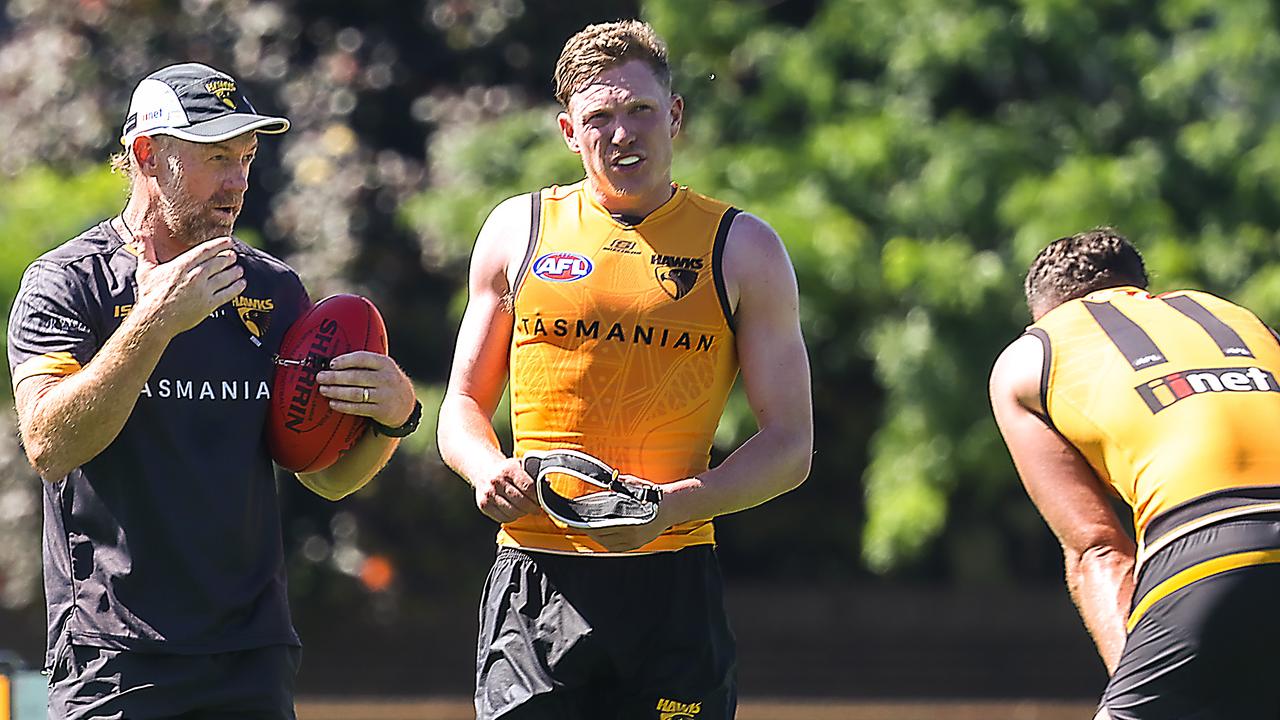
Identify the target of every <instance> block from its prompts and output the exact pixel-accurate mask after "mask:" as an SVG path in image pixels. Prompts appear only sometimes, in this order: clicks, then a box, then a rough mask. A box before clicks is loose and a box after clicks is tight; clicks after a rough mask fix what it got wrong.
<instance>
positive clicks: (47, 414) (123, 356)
mask: <svg viewBox="0 0 1280 720" xmlns="http://www.w3.org/2000/svg"><path fill="white" fill-rule="evenodd" d="M170 339H171V335H169V334H168V333H167V332H166V331H165V330H164V329H163V328H162V327H161V323H160V322H159V321H158V320H157V318H155V317H154V316H153V315H150V314H147V313H143V312H139V313H135V314H131V315H130V316H129V317H127V318H125V320H124V322H123V323H121V324H120V327H119V328H118V329H117V330H116V332H114V333H113V334H112V335H111V337H110V338H108V339H107V342H106V343H105V344H103V346H102V348H101V349H100V350H99V351H98V353H97V354H96V355H95V356H94V357H93V359H92V360H90V361H89V363H88V364H87V365H85V366H84V367H83V368H82V369H81V370H79V371H78V372H76V373H74V374H72V375H69V376H67V377H66V378H64V379H61V380H59V381H57V382H54V383H50V382H48V378H47V377H43V376H37V377H34V378H29V379H27V380H25V381H23V383H22V385H20V386H19V388H18V390H19V393H18V394H19V397H20V400H19V403H18V405H19V408H20V418H19V420H20V424H21V431H22V440H23V445H24V446H25V448H26V451H27V457H28V458H29V459H30V460H31V464H32V465H33V466H34V467H35V468H36V470H37V471H38V472H39V473H40V475H41V477H43V478H44V479H45V480H48V481H57V480H60V479H62V478H63V477H65V476H66V475H67V473H69V472H71V470H72V469H74V468H76V467H79V466H80V465H83V464H84V463H86V462H88V461H89V460H91V459H93V458H94V457H95V456H97V455H98V453H100V452H102V451H103V450H104V449H105V448H106V447H107V446H108V445H110V444H111V442H112V441H113V440H115V438H116V436H117V435H119V434H120V430H121V429H122V428H123V427H124V424H125V422H126V421H127V420H128V419H129V415H130V414H131V413H132V412H133V408H134V405H136V404H137V402H138V395H139V394H140V393H141V392H142V388H143V386H144V385H145V384H146V382H147V378H148V377H150V375H151V373H152V371H154V370H155V367H156V364H157V363H158V362H159V361H160V356H161V354H163V353H164V349H165V348H166V347H167V346H168V344H169V340H170ZM24 386H28V387H24Z"/></svg>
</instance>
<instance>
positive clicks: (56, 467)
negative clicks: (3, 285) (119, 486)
mask: <svg viewBox="0 0 1280 720" xmlns="http://www.w3.org/2000/svg"><path fill="white" fill-rule="evenodd" d="M150 253H151V251H150V250H149V249H148V251H147V252H146V253H144V254H143V255H142V256H141V257H139V259H138V273H137V281H138V297H137V302H136V304H135V305H134V308H133V310H132V311H131V312H130V313H129V315H128V316H127V317H126V318H125V319H124V321H123V322H122V323H121V324H120V327H119V328H118V329H117V330H116V332H115V333H113V334H112V335H111V337H110V338H108V339H107V341H106V343H105V344H104V345H103V346H102V349H101V350H99V351H98V353H97V354H96V355H95V356H94V357H93V359H92V360H90V361H89V362H88V363H87V364H86V365H85V366H84V367H83V368H82V369H80V370H79V371H78V372H76V373H73V374H71V375H68V376H54V375H37V376H34V377H30V378H27V379H26V380H24V381H22V382H20V383H19V384H18V386H17V388H15V390H14V395H15V400H16V405H17V409H18V426H19V429H20V432H21V434H22V442H23V447H25V448H26V452H27V457H28V459H29V460H30V461H31V464H32V465H33V466H34V467H35V469H36V471H37V472H39V473H40V476H41V477H43V478H44V479H45V480H48V481H51V482H53V481H57V480H60V479H62V478H63V477H65V476H66V475H67V473H69V472H71V470H72V469H73V468H76V467H79V466H80V465H83V464H84V463H86V462H88V461H89V460H91V459H93V458H94V457H95V456H96V455H97V454H98V453H100V452H102V451H103V449H105V448H106V447H107V445H109V444H111V441H112V440H114V439H115V438H116V436H117V435H119V434H120V429H121V428H123V427H124V424H125V421H127V420H128V419H129V415H130V414H131V413H132V412H133V408H134V405H135V404H136V403H137V400H138V394H139V393H140V392H142V387H143V385H144V384H145V383H146V381H147V378H148V377H149V376H150V375H151V372H152V371H153V370H154V369H155V367H156V364H157V363H158V362H159V361H160V356H161V354H162V353H163V352H164V349H165V348H166V347H167V346H168V345H169V341H170V340H172V339H173V337H174V336H175V335H177V334H179V333H181V332H184V331H186V330H189V329H191V328H193V327H195V326H196V325H198V324H199V323H200V322H201V321H202V320H203V319H204V318H206V317H208V315H209V313H211V312H213V311H214V310H215V309H217V308H218V307H220V306H222V305H223V304H225V303H227V302H229V301H230V300H231V299H232V298H233V297H235V296H237V295H239V294H240V293H241V292H242V291H243V290H244V288H245V281H244V280H243V274H244V271H243V270H242V269H241V268H240V267H239V266H238V265H237V264H236V254H235V251H234V250H232V241H231V239H230V238H218V239H215V240H210V241H208V242H204V243H201V244H200V245H197V246H195V247H193V248H191V249H190V250H188V251H187V252H185V253H183V254H181V255H179V256H178V257H176V258H174V259H173V260H170V261H169V262H165V263H160V264H157V263H156V262H155V258H154V256H153V255H151V254H150Z"/></svg>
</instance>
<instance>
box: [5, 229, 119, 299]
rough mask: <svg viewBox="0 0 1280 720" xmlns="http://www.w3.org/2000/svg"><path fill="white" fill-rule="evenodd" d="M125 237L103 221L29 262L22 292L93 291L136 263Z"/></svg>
mask: <svg viewBox="0 0 1280 720" xmlns="http://www.w3.org/2000/svg"><path fill="white" fill-rule="evenodd" d="M132 258H133V256H132V255H131V254H130V253H129V252H128V248H127V246H126V245H125V243H124V240H122V239H121V238H120V236H119V235H116V234H115V233H114V232H113V231H111V230H110V229H109V226H108V225H107V223H106V221H103V222H100V223H98V224H96V225H94V226H92V227H90V228H88V229H86V230H85V231H84V232H82V233H80V234H79V235H77V236H75V237H73V238H71V239H70V240H67V241H66V242H64V243H62V244H61V245H58V246H57V247H55V248H53V249H51V250H49V251H47V252H45V253H44V254H42V255H40V256H39V257H37V258H36V259H35V260H32V261H31V263H30V264H28V265H27V268H26V271H25V272H24V273H23V277H22V292H28V293H29V292H35V293H41V294H50V295H53V296H64V295H67V294H68V293H70V295H71V296H79V295H85V294H93V293H95V292H97V291H98V290H99V289H100V286H102V285H103V281H105V282H106V284H107V285H110V284H112V283H114V282H115V280H113V278H118V277H119V276H121V275H122V274H124V273H126V272H128V271H129V268H131V267H133V266H134V265H133V263H134V260H133V259H132Z"/></svg>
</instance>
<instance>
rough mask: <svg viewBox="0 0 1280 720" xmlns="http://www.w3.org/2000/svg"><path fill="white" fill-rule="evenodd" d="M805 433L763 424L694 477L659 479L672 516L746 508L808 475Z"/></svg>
mask: <svg viewBox="0 0 1280 720" xmlns="http://www.w3.org/2000/svg"><path fill="white" fill-rule="evenodd" d="M812 453H813V436H812V434H811V433H807V432H800V431H796V430H794V429H785V428H781V427H778V428H766V429H763V430H761V431H760V432H757V433H756V434H755V435H753V436H752V437H751V438H749V439H748V440H747V441H746V442H745V443H743V444H742V446H741V447H739V448H738V449H737V450H735V451H734V452H733V454H731V455H730V456H729V457H728V458H725V461H724V462H722V463H721V464H720V465H718V466H716V467H715V468H713V469H711V470H708V471H706V472H704V473H700V474H699V475H698V476H697V477H693V478H689V479H687V480H680V481H677V482H674V483H668V484H665V485H663V488H664V490H665V494H666V497H665V498H664V500H663V503H664V505H665V504H670V505H672V506H673V507H675V508H676V509H677V512H676V517H675V518H674V520H675V521H676V522H684V521H687V520H696V519H700V518H712V517H716V516H719V515H727V514H729V513H734V512H738V511H739V510H746V509H747V508H751V507H755V506H756V505H759V504H761V503H763V502H766V501H768V500H770V499H772V498H774V497H777V496H778V495H781V494H782V493H785V492H787V491H788V490H792V489H794V488H796V487H798V486H799V485H800V483H802V482H804V479H805V478H806V477H808V475H809V463H810V460H811V456H812Z"/></svg>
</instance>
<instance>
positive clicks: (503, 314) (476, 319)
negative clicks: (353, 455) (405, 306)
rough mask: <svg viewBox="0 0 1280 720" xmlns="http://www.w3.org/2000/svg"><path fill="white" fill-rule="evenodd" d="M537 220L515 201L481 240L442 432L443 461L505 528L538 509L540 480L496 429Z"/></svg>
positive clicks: (495, 215) (493, 217)
mask: <svg viewBox="0 0 1280 720" xmlns="http://www.w3.org/2000/svg"><path fill="white" fill-rule="evenodd" d="M529 215H530V199H529V196H528V195H521V196H517V197H514V198H510V199H508V200H506V201H504V202H503V203H502V204H500V205H498V206H497V207H496V208H494V210H493V212H492V213H490V214H489V217H488V219H487V220H485V223H484V227H482V228H481V229H480V234H479V236H478V237H477V238H476V246H475V250H474V252H473V253H472V256H471V269H470V272H469V276H468V281H467V288H468V291H469V297H468V299H467V309H466V311H465V312H464V313H463V316H462V325H461V327H460V328H459V330H458V341H457V344H456V346H455V350H454V358H453V370H452V372H451V373H450V374H449V386H448V388H447V389H446V390H445V396H444V401H443V403H441V406H440V420H439V423H438V425H437V428H438V429H437V442H438V444H439V447H440V455H441V457H443V458H444V461H445V463H446V464H448V465H449V467H451V468H453V470H454V471H455V472H457V473H458V474H459V475H461V476H462V477H463V478H464V479H466V481H467V482H469V483H471V485H472V487H474V488H475V498H476V507H478V508H479V509H480V511H481V512H483V513H484V514H485V515H487V516H488V517H490V518H492V519H493V520H496V521H498V522H510V521H512V520H515V519H516V518H518V517H521V516H523V515H527V514H528V513H530V512H533V511H534V510H536V509H537V507H538V501H537V494H536V492H535V490H534V484H533V479H532V478H530V477H529V476H528V474H526V473H525V471H524V468H522V467H521V466H520V463H519V462H518V461H517V460H515V459H512V458H508V457H507V456H506V455H505V454H504V453H503V452H502V448H501V446H500V445H499V443H498V436H497V434H496V433H495V432H494V430H493V422H492V418H493V413H494V411H495V410H496V409H497V407H498V403H499V401H500V400H501V398H502V392H503V388H505V387H506V382H507V371H508V358H509V352H510V349H511V332H512V324H511V323H512V321H511V313H510V312H509V310H508V303H509V301H510V297H509V295H510V294H511V293H512V292H513V291H514V288H515V282H516V278H514V277H513V275H514V273H516V272H518V270H519V264H520V261H521V260H522V259H523V254H524V250H525V248H526V246H527V243H528V239H529Z"/></svg>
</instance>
